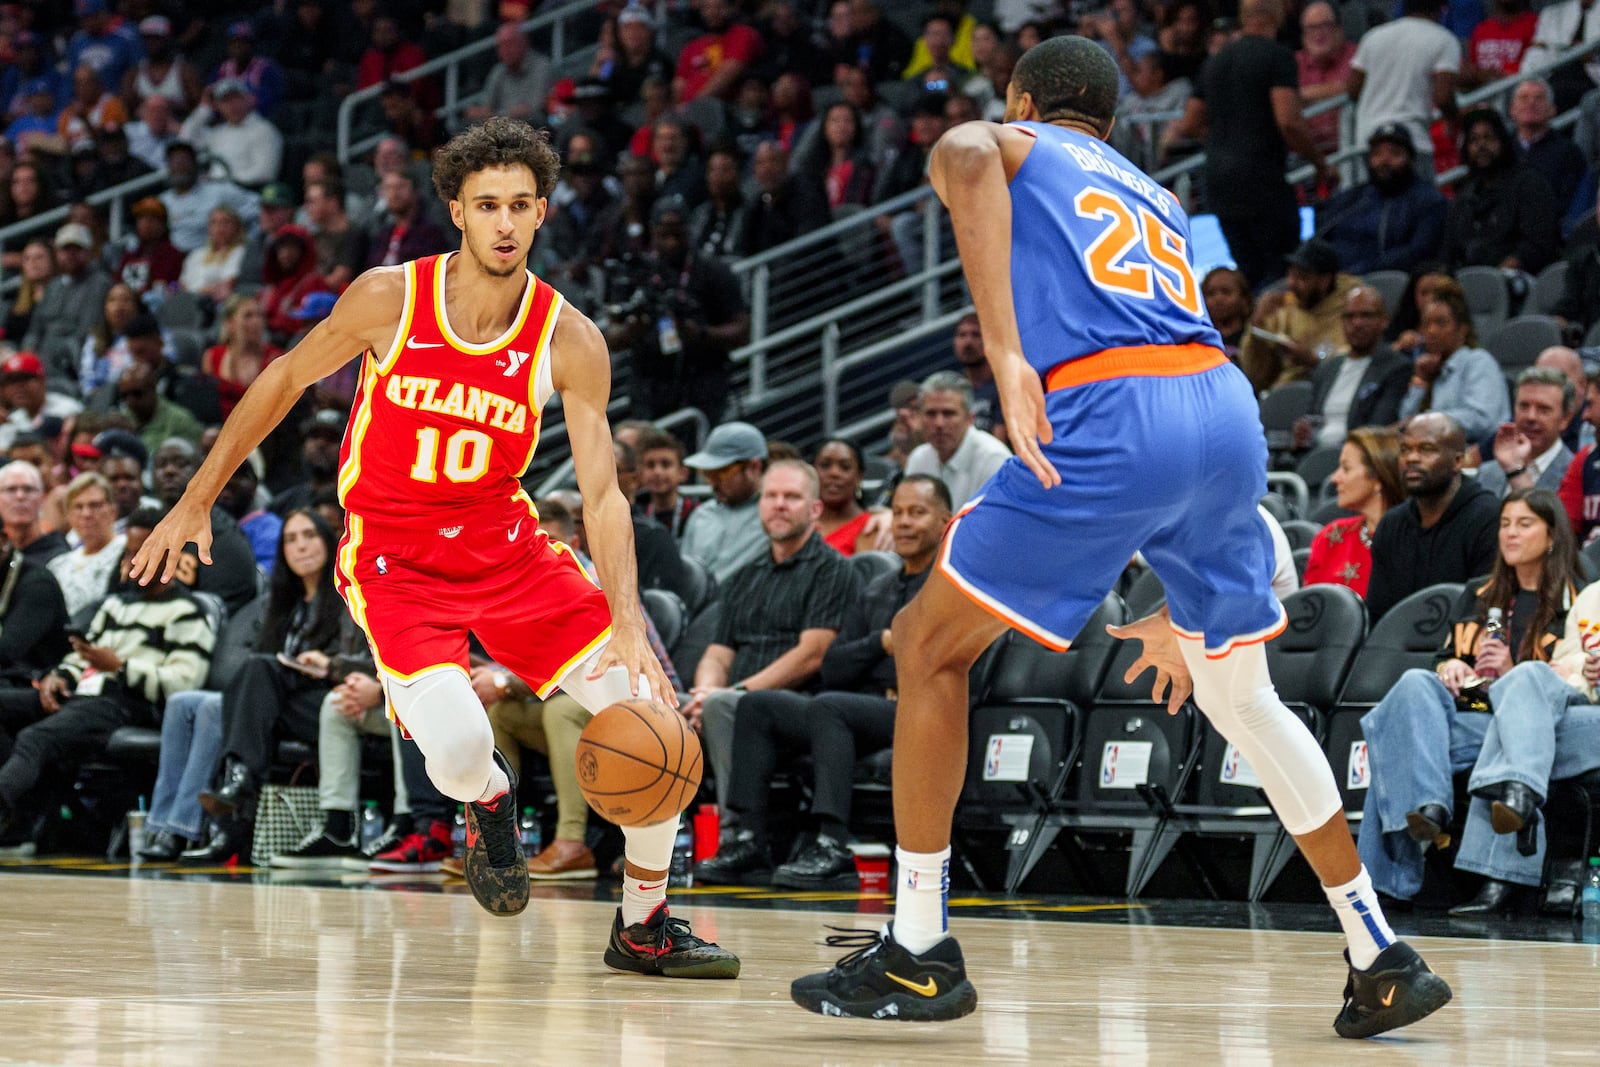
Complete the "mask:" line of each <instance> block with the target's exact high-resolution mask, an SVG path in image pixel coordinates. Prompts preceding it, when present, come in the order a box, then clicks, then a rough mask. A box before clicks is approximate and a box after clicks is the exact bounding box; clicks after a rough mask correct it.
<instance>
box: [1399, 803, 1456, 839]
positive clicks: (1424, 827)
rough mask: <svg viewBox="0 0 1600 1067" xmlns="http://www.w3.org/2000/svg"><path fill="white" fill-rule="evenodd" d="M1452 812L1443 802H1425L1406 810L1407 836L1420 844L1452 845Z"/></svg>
mask: <svg viewBox="0 0 1600 1067" xmlns="http://www.w3.org/2000/svg"><path fill="white" fill-rule="evenodd" d="M1449 828H1450V813H1449V812H1448V811H1446V810H1445V807H1444V805H1443V804H1424V805H1422V807H1420V808H1418V809H1417V810H1416V811H1408V812H1406V836H1408V837H1410V838H1411V840H1413V841H1415V842H1417V844H1419V845H1433V846H1434V847H1435V848H1448V847H1449V846H1450V834H1449V833H1448V831H1449Z"/></svg>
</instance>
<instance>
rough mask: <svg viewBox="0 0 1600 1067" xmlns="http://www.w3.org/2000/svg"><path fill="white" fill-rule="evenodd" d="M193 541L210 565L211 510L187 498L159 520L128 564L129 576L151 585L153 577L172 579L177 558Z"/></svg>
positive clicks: (202, 559) (203, 558)
mask: <svg viewBox="0 0 1600 1067" xmlns="http://www.w3.org/2000/svg"><path fill="white" fill-rule="evenodd" d="M191 541H192V542H194V544H195V547H197V548H198V549H199V550H200V562H201V563H204V564H206V565H207V566H209V565H210V564H211V509H210V508H209V507H207V508H197V507H195V506H194V505H192V504H189V503H188V502H187V501H186V500H180V501H178V503H177V506H176V507H174V508H173V509H172V510H171V511H170V512H168V513H167V517H166V518H164V519H162V520H161V521H160V522H158V523H156V528H155V529H154V530H151V531H150V536H149V537H147V538H145V541H144V545H143V546H141V547H140V549H139V551H138V552H137V553H135V554H134V557H133V562H132V563H131V564H130V565H129V567H128V578H129V579H130V580H132V581H135V582H138V583H139V584H140V585H149V584H150V582H151V580H152V579H156V578H159V579H160V580H161V581H162V582H170V581H172V577H173V575H175V574H176V573H177V572H178V557H179V556H181V555H182V554H183V546H184V545H186V544H189V543H190V542H191Z"/></svg>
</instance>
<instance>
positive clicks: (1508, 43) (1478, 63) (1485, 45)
mask: <svg viewBox="0 0 1600 1067" xmlns="http://www.w3.org/2000/svg"><path fill="white" fill-rule="evenodd" d="M1538 21H1539V19H1538V16H1537V15H1535V14H1534V13H1533V12H1532V11H1529V10H1528V4H1527V0H1492V2H1491V4H1490V13H1489V17H1488V18H1486V19H1484V20H1483V21H1482V22H1480V23H1478V25H1477V27H1476V28H1475V29H1473V31H1472V36H1471V37H1470V38H1469V39H1468V40H1467V54H1466V57H1465V61H1464V62H1463V63H1462V66H1461V87H1462V88H1463V89H1476V88H1479V87H1480V86H1483V85H1487V84H1488V83H1489V82H1492V81H1498V80H1499V79H1501V78H1504V77H1505V76H1506V75H1508V74H1515V73H1517V72H1518V71H1519V70H1521V69H1522V59H1523V56H1524V54H1525V53H1526V52H1527V50H1528V46H1529V45H1531V44H1532V43H1533V35H1534V30H1535V27H1536V26H1537V25H1538Z"/></svg>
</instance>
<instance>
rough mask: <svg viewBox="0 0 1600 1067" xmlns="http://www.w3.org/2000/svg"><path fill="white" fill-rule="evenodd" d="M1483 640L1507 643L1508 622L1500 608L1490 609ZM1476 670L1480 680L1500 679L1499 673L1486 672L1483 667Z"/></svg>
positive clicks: (1484, 627) (1484, 625) (1484, 626)
mask: <svg viewBox="0 0 1600 1067" xmlns="http://www.w3.org/2000/svg"><path fill="white" fill-rule="evenodd" d="M1483 640H1484V641H1499V642H1500V643H1501V644H1504V643H1505V640H1506V620H1505V615H1504V613H1503V612H1501V610H1500V609H1499V608H1490V609H1489V619H1488V621H1487V622H1485V623H1484V624H1483ZM1474 670H1475V671H1476V673H1477V675H1478V677H1479V678H1498V677H1499V676H1500V672H1499V671H1494V670H1486V669H1485V668H1483V667H1475V668H1474Z"/></svg>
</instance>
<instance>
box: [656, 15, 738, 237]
mask: <svg viewBox="0 0 1600 1067" xmlns="http://www.w3.org/2000/svg"><path fill="white" fill-rule="evenodd" d="M717 2H719V3H720V2H722V0H717ZM692 136H693V134H692V132H691V129H690V127H689V124H688V123H686V122H684V121H682V120H680V119H674V118H665V119H662V120H661V121H660V122H657V123H656V125H655V129H654V130H653V131H652V132H651V135H650V154H651V155H652V156H653V157H654V159H655V163H656V196H657V197H658V198H665V197H669V196H678V197H682V198H683V201H684V204H685V205H686V206H687V207H689V208H691V209H692V208H694V207H695V206H697V205H698V204H699V203H700V202H701V201H702V200H704V199H705V198H706V175H705V163H704V162H702V161H701V159H700V155H699V153H697V152H696V151H695V150H694V144H693V141H692V139H691V138H692Z"/></svg>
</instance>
